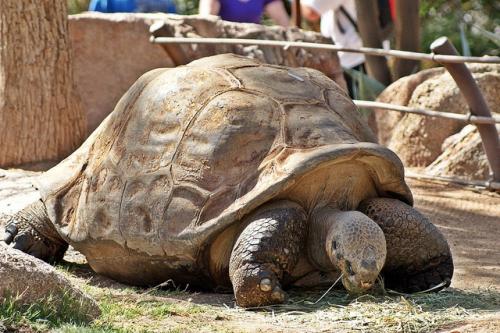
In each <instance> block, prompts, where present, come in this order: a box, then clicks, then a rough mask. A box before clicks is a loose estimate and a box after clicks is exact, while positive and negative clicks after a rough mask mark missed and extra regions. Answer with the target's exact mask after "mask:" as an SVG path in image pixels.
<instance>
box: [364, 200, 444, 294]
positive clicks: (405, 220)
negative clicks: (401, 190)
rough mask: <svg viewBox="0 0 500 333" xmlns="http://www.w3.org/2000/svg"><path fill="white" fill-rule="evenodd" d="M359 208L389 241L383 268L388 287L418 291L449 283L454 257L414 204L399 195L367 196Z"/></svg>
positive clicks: (438, 233)
mask: <svg viewBox="0 0 500 333" xmlns="http://www.w3.org/2000/svg"><path fill="white" fill-rule="evenodd" d="M359 210H360V211H361V212H363V213H365V214H366V215H368V216H369V217H370V218H371V219H373V220H374V221H375V222H377V223H378V225H379V226H380V227H381V228H382V230H383V231H384V235H385V237H386V243H387V259H386V264H385V266H384V268H383V270H382V275H383V276H384V282H385V285H386V286H387V288H389V289H393V290H396V291H400V292H417V291H423V290H427V289H431V288H433V287H435V286H438V285H441V286H440V287H438V288H436V289H435V290H436V291H437V290H441V289H443V288H444V287H448V286H449V285H450V283H451V278H452V276H453V260H452V256H451V252H450V248H449V246H448V243H447V242H446V239H445V238H444V236H443V234H442V233H441V232H440V231H439V230H438V229H437V228H436V227H435V226H434V225H433V224H432V223H431V222H430V221H429V219H427V218H426V217H425V216H423V215H422V214H420V213H419V212H418V211H417V210H415V209H414V208H413V207H411V206H409V205H407V204H405V203H403V202H401V201H399V200H396V199H387V198H376V199H369V200H365V201H363V202H362V203H361V205H360V206H359Z"/></svg>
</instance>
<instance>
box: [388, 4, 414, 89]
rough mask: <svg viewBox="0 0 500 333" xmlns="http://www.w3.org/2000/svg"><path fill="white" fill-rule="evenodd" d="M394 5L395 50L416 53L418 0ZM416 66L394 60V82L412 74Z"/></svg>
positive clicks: (412, 62) (408, 61)
mask: <svg viewBox="0 0 500 333" xmlns="http://www.w3.org/2000/svg"><path fill="white" fill-rule="evenodd" d="M395 4H396V22H395V29H394V30H395V34H396V36H395V39H396V46H395V48H396V49H398V50H404V51H414V52H417V51H418V50H419V46H420V19H419V14H418V10H419V0H397V1H395ZM418 65H419V62H418V61H414V60H406V59H399V58H396V59H395V60H394V68H393V74H394V75H393V77H394V80H397V79H399V78H401V77H403V76H407V75H410V74H412V73H413V72H415V70H417V69H418Z"/></svg>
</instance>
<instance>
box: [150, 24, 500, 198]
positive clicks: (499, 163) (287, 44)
mask: <svg viewBox="0 0 500 333" xmlns="http://www.w3.org/2000/svg"><path fill="white" fill-rule="evenodd" d="M150 41H151V42H152V43H156V44H216V45H221V44H224V45H257V46H270V47H282V48H284V49H285V50H286V49H289V48H303V49H316V50H329V51H333V52H338V51H343V52H351V53H362V54H367V55H374V56H390V57H398V58H404V59H410V60H425V61H433V62H438V63H440V64H442V65H443V66H444V67H445V68H446V69H447V70H448V72H449V73H450V74H451V76H452V77H453V79H454V80H455V82H456V83H457V86H458V87H459V89H460V92H461V93H462V95H463V96H464V97H465V100H466V102H467V104H468V105H469V109H470V112H469V114H468V115H463V114H455V113H448V112H443V111H436V110H428V109H419V108H410V107H406V106H400V105H391V104H387V103H380V102H372V101H361V100H354V103H355V104H356V105H357V106H358V107H363V108H376V109H381V110H392V111H398V112H404V113H413V114H418V115H422V116H431V117H439V118H446V119H450V120H455V121H461V122H465V123H471V124H474V125H476V127H477V128H478V131H479V133H480V136H481V140H482V143H483V148H484V150H485V153H486V157H487V159H488V162H489V165H490V169H491V170H492V173H493V175H492V178H491V179H490V180H489V181H485V182H484V181H469V180H465V179H461V178H456V177H433V176H423V175H421V176H415V175H414V174H413V175H412V178H435V179H438V180H447V181H450V182H455V183H459V184H468V185H472V186H482V187H485V188H488V189H491V190H500V141H499V138H498V131H497V130H496V127H495V124H498V123H500V118H499V117H494V116H492V114H491V112H490V111H489V109H488V106H487V104H486V102H485V100H484V97H483V96H482V94H481V92H480V90H479V88H478V86H477V84H476V82H475V81H474V79H473V77H472V74H471V73H470V71H469V69H468V68H467V67H466V66H465V63H483V64H500V57H496V56H483V57H465V56H459V55H458V52H457V51H456V49H455V48H454V46H453V45H452V44H451V43H450V42H449V40H448V39H447V38H446V37H441V38H438V39H437V40H436V41H434V42H433V43H432V44H431V50H432V51H433V53H432V54H427V53H418V52H408V51H400V50H385V49H376V48H369V47H360V48H349V47H342V46H339V45H331V44H320V43H309V42H296V41H276V40H260V39H241V38H197V37H189V38H188V37H163V36H158V35H157V34H153V36H151V39H150Z"/></svg>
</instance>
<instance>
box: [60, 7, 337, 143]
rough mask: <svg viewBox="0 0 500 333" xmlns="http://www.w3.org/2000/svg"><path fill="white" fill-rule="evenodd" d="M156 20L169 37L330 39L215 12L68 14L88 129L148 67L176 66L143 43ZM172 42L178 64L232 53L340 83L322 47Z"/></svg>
mask: <svg viewBox="0 0 500 333" xmlns="http://www.w3.org/2000/svg"><path fill="white" fill-rule="evenodd" d="M157 21H162V22H164V23H165V26H166V30H167V31H168V32H169V34H170V35H171V36H184V37H234V38H256V39H269V40H291V41H307V42H321V43H330V41H329V40H328V39H327V38H324V37H322V36H321V35H320V34H318V33H315V32H310V31H302V30H299V29H296V28H290V29H284V28H281V27H277V26H274V27H269V26H263V25H258V24H251V23H234V22H226V21H222V20H220V19H218V18H217V17H215V16H213V17H200V16H196V15H193V16H181V15H173V14H160V13H158V14H135V13H133V14H132V13H117V14H102V13H95V12H93V13H83V14H78V15H70V17H69V33H70V40H71V43H72V47H73V66H74V77H75V83H76V87H77V91H78V92H79V94H80V97H81V100H82V104H83V107H84V109H85V110H86V112H87V126H88V133H91V132H92V131H93V130H94V129H95V128H96V127H97V126H98V125H99V124H100V123H101V121H102V120H103V119H104V118H105V117H106V116H107V115H108V114H109V113H110V112H111V111H112V110H113V108H114V107H115V105H116V103H117V102H118V100H119V99H120V97H121V96H122V95H123V93H124V92H125V91H126V90H127V89H128V88H129V87H130V86H131V85H132V83H134V82H135V81H136V80H137V78H138V77H139V76H141V75H142V74H143V73H145V72H146V71H148V70H151V69H153V68H158V67H173V66H175V65H176V64H175V62H174V61H173V59H172V57H171V56H169V55H168V54H167V52H166V51H165V50H164V49H163V47H162V46H160V45H157V44H152V43H150V42H149V38H150V33H149V28H150V26H151V24H153V23H154V22H157ZM172 47H173V48H174V50H176V51H178V52H177V53H180V54H181V59H180V60H181V61H180V62H181V63H187V62H190V61H191V60H195V59H198V58H201V57H205V56H209V55H214V54H218V53H227V52H233V53H237V54H241V55H246V56H250V57H254V58H258V59H260V60H263V61H266V62H268V63H271V64H279V65H287V66H307V67H311V68H315V69H318V70H320V71H322V72H324V73H325V74H326V75H328V76H330V77H331V78H333V79H334V80H335V81H336V82H337V83H338V84H340V85H341V86H343V87H344V88H345V87H346V86H345V81H344V78H343V76H342V68H341V67H340V64H339V62H338V58H337V57H336V56H335V54H334V53H331V52H328V51H324V50H323V51H322V50H302V49H294V48H289V49H287V50H284V49H283V48H278V47H256V46H241V45H222V44H221V45H201V44H200V45H174V46H172Z"/></svg>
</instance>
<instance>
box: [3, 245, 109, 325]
mask: <svg viewBox="0 0 500 333" xmlns="http://www.w3.org/2000/svg"><path fill="white" fill-rule="evenodd" d="M0 254H1V255H0V302H2V301H5V300H6V299H10V300H15V302H16V304H17V305H19V306H22V305H30V304H33V303H38V304H42V305H43V306H45V307H51V308H52V309H53V310H54V311H55V312H64V313H66V314H67V313H71V314H75V317H77V318H75V319H79V320H85V319H87V320H92V319H94V318H96V317H97V316H99V314H100V310H99V307H98V305H97V303H96V302H95V301H94V300H93V299H92V298H90V297H89V296H87V295H86V294H85V293H83V292H82V291H80V290H79V289H78V288H77V287H76V286H75V285H73V284H72V283H71V282H70V281H69V280H68V279H67V278H65V277H64V276H63V275H61V274H60V273H58V272H57V271H56V270H55V269H54V267H52V266H50V265H49V264H47V263H45V262H43V261H41V260H39V259H37V258H35V257H33V256H30V255H27V254H25V253H23V252H21V251H18V250H15V249H13V248H11V247H9V246H7V245H5V243H3V242H0Z"/></svg>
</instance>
